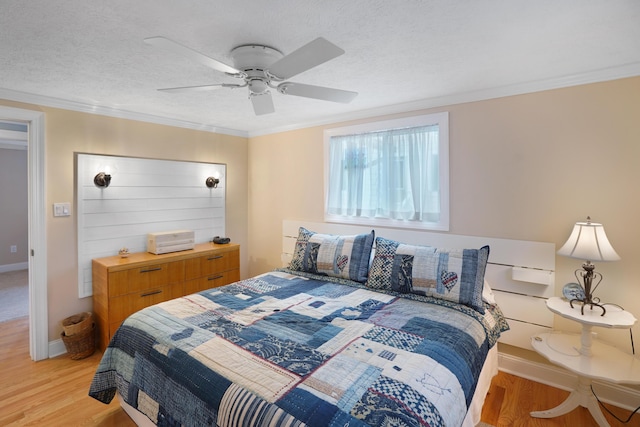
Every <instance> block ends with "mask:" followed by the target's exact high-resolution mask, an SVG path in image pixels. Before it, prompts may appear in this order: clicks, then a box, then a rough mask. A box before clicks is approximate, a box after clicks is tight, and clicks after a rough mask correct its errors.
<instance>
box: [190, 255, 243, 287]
mask: <svg viewBox="0 0 640 427" xmlns="http://www.w3.org/2000/svg"><path fill="white" fill-rule="evenodd" d="M237 268H240V252H239V251H238V250H231V251H227V252H215V253H211V254H207V255H203V256H200V257H197V258H193V259H188V260H186V261H185V279H186V280H192V279H196V278H199V277H203V276H208V275H211V274H214V273H218V272H222V271H228V270H234V269H237Z"/></svg>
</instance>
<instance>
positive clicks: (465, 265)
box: [89, 227, 509, 427]
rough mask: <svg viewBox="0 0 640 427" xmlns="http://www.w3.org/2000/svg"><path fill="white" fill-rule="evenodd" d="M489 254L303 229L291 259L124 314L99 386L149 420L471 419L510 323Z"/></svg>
mask: <svg viewBox="0 0 640 427" xmlns="http://www.w3.org/2000/svg"><path fill="white" fill-rule="evenodd" d="M374 242H375V245H374ZM374 247H375V250H373V248H374ZM489 251H490V248H489V247H488V246H485V247H481V248H473V249H461V250H449V249H439V248H435V247H425V246H419V245H409V244H403V243H401V242H397V241H394V240H390V239H385V238H384V237H379V236H378V237H376V236H375V233H374V232H373V231H371V233H363V234H359V235H348V236H347V235H328V234H321V233H315V232H313V231H309V230H307V229H305V228H303V227H300V230H299V234H298V236H297V239H296V246H295V252H294V254H293V257H292V260H291V262H290V264H289V268H282V269H278V270H275V271H272V272H269V273H265V274H262V275H259V276H256V277H253V278H249V279H245V280H241V281H239V282H236V283H234V284H230V285H227V286H224V287H219V288H213V289H209V290H207V291H204V292H200V293H198V294H193V295H189V296H186V297H182V298H178V299H175V300H171V301H167V302H164V303H161V304H158V305H155V306H152V307H148V308H146V309H144V310H141V311H139V312H137V313H135V314H134V315H132V316H130V317H129V318H128V319H126V320H125V322H124V323H123V324H122V326H121V327H120V328H119V329H118V331H117V332H116V334H115V335H114V336H113V338H112V340H111V342H110V344H109V346H108V348H107V349H106V351H105V353H104V355H103V358H102V360H101V362H100V364H99V366H98V368H97V370H96V374H95V376H94V378H93V381H92V383H91V386H90V391H89V395H90V396H92V397H94V398H96V399H98V400H100V401H102V402H104V403H109V402H110V401H111V400H112V399H113V398H114V397H115V396H116V395H117V396H118V398H119V399H121V402H122V405H123V407H124V408H125V410H127V412H128V413H129V414H130V415H131V416H132V418H133V419H134V420H135V421H136V423H137V424H139V425H160V426H174V425H176V426H177V425H184V426H189V425H193V426H207V425H212V426H236V425H246V426H258V425H260V426H289V425H291V426H295V425H309V426H347V425H348V426H350V427H352V426H378V425H387V426H396V425H397V426H427V425H428V426H461V425H464V426H473V425H474V424H475V423H476V422H477V421H479V414H480V410H481V408H482V403H483V401H484V396H485V394H486V392H487V390H488V386H489V383H490V380H491V377H492V376H493V375H495V373H496V372H497V352H496V345H495V344H496V341H497V340H498V338H499V336H500V334H501V333H502V332H504V331H506V330H507V329H508V328H509V326H508V323H507V321H506V320H505V318H504V317H503V315H502V312H501V310H500V308H499V307H498V306H497V305H496V304H495V302H494V301H493V300H492V298H491V292H490V288H489V286H488V284H486V282H485V279H484V272H485V268H486V263H487V259H488V255H489Z"/></svg>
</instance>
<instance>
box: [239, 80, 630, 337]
mask: <svg viewBox="0 0 640 427" xmlns="http://www.w3.org/2000/svg"><path fill="white" fill-rule="evenodd" d="M436 111H449V127H450V140H449V144H450V179H451V187H450V192H451V194H450V198H451V205H450V206H451V228H450V233H453V234H466V235H476V236H490V237H499V238H509V239H523V240H533V241H544V242H552V243H555V244H556V247H558V248H559V247H560V245H562V244H563V243H564V241H565V240H566V239H567V237H568V236H569V233H570V231H571V229H572V227H573V224H574V223H575V222H576V221H582V220H585V219H586V217H587V215H590V216H591V217H592V218H593V220H594V221H597V222H602V223H604V225H605V229H606V231H607V234H608V237H609V240H610V241H611V243H612V244H613V246H614V248H615V249H616V250H617V251H618V253H619V255H620V256H621V257H622V260H621V261H619V262H614V263H600V264H598V265H597V271H600V272H602V273H603V274H604V276H605V279H604V281H603V282H602V285H601V287H600V288H599V289H598V290H597V292H596V295H597V296H599V297H600V298H602V299H603V300H604V301H606V302H613V303H617V304H621V305H623V306H624V307H625V308H626V309H627V310H629V311H631V312H632V313H633V314H635V315H636V316H638V317H640V297H639V296H640V282H639V281H638V280H637V278H636V277H635V276H636V271H635V270H636V268H635V267H636V262H637V260H639V259H640V245H637V243H636V241H637V239H638V237H640V227H638V225H637V224H638V223H637V219H638V218H640V197H638V189H637V187H638V185H639V184H640V119H639V118H640V77H636V78H630V79H623V80H617V81H612V82H605V83H599V84H592V85H585V86H577V87H571V88H566V89H560V90H552V91H545V92H538V93H533V94H526V95H520V96H512V97H505V98H500V99H494V100H488V101H481V102H473V103H466V104H458V105H451V106H448V107H443V108H435V109H431V110H425V111H418V112H413V113H411V114H418V113H425V112H436ZM407 115H408V114H407ZM344 124H345V123H340V124H336V125H334V126H339V125H344ZM326 127H331V126H326ZM322 131H323V127H314V128H309V129H303V130H295V131H290V132H284V133H279V134H273V135H266V136H261V137H254V138H251V139H250V141H249V171H250V172H249V182H250V192H249V212H250V214H249V235H250V236H251V240H250V242H249V274H250V275H253V274H256V273H261V272H264V271H267V270H269V269H271V268H273V267H277V266H279V265H280V245H281V238H280V233H281V228H282V227H281V222H282V220H283V219H285V218H287V219H301V220H309V221H322V220H323V178H322V177H323V161H322V159H323V147H322V146H323V134H322ZM556 263H557V274H556V292H557V294H558V295H560V291H561V288H562V286H563V285H564V284H565V283H567V282H571V281H575V278H574V276H573V270H574V269H576V268H580V265H581V261H579V260H573V259H568V258H564V257H557V258H556ZM556 326H557V327H558V328H562V329H566V330H576V331H577V330H578V326H577V325H576V324H575V323H573V322H569V321H565V320H562V319H556ZM597 332H599V333H600V335H601V336H604V337H605V338H606V339H607V340H609V341H612V342H614V343H617V344H619V345H620V346H623V348H624V349H626V350H628V349H630V346H629V333H628V331H626V330H615V331H604V330H602V329H600V330H598V331H597ZM634 332H635V334H636V336H640V326H635V327H634Z"/></svg>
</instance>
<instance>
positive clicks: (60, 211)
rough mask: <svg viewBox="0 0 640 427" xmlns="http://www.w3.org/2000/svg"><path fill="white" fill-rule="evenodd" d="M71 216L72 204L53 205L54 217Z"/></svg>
mask: <svg viewBox="0 0 640 427" xmlns="http://www.w3.org/2000/svg"><path fill="white" fill-rule="evenodd" d="M70 215H71V203H69V202H65V203H54V204H53V216H70Z"/></svg>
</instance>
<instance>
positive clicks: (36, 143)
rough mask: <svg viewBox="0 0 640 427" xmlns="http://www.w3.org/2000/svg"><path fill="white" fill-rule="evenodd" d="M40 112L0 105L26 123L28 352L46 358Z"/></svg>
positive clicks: (2, 112) (5, 115) (7, 115)
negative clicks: (27, 130)
mask: <svg viewBox="0 0 640 427" xmlns="http://www.w3.org/2000/svg"><path fill="white" fill-rule="evenodd" d="M44 118H45V117H44V113H43V112H40V111H34V110H26V109H22V108H12V107H6V106H2V105H0V119H3V120H5V119H6V120H12V121H22V122H26V123H27V124H28V129H29V132H28V133H29V136H28V143H27V144H28V146H27V151H28V154H27V157H28V166H27V169H28V172H27V175H28V207H27V212H28V216H29V219H28V222H29V224H28V235H29V236H28V241H29V355H30V356H31V359H32V360H34V361H37V360H42V359H47V358H49V320H48V307H47V236H46V232H47V230H46V224H45V213H46V208H45V196H46V191H45V179H44V175H45V155H44V151H45V143H44V139H45V137H44V135H45V128H44Z"/></svg>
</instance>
